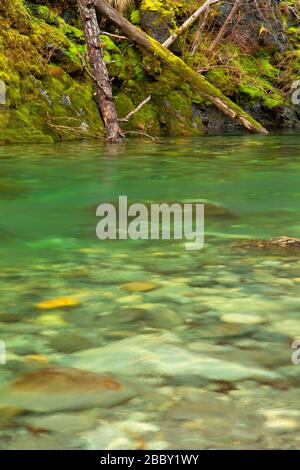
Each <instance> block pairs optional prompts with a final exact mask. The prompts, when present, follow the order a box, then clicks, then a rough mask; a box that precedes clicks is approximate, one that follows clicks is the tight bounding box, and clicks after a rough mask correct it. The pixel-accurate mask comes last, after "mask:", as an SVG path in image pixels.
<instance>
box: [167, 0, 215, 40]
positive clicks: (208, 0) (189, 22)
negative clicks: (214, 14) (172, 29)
mask: <svg viewBox="0 0 300 470" xmlns="http://www.w3.org/2000/svg"><path fill="white" fill-rule="evenodd" d="M219 1H220V0H206V2H204V4H203V5H201V7H200V8H198V10H197V11H195V13H193V14H192V16H190V17H189V18H188V19H187V20H186V21H185V22H184V23H183V24H182V25H181V26H180V27H179V28H178V29H177V31H176V33H174V34H172V36H170V37H169V38H168V39H167V40H166V41H165V42H164V43H163V46H165V47H170V46H171V45H172V44H174V42H175V41H176V39H177V38H178V37H179V36H180V34H182V33H184V32H185V31H186V30H187V29H188V28H189V27H190V26H191V25H192V24H193V23H194V22H195V21H196V20H197V19H198V18H199V16H201V15H202V13H205V12H206V11H207V10H208V9H209V7H210V6H211V5H213V4H214V3H218V2H219Z"/></svg>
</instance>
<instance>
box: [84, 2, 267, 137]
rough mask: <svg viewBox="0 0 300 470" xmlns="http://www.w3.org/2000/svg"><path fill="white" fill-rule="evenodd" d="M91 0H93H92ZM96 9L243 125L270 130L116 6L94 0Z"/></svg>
mask: <svg viewBox="0 0 300 470" xmlns="http://www.w3.org/2000/svg"><path fill="white" fill-rule="evenodd" d="M91 1H92V0H91ZM93 3H94V6H95V8H96V9H97V11H98V12H99V13H100V14H102V15H103V16H105V17H106V18H108V19H109V20H110V21H112V22H113V23H115V24H116V25H117V26H118V27H119V28H120V29H121V30H122V31H123V33H124V34H125V35H126V36H127V37H128V38H129V39H131V40H132V41H134V42H135V43H136V44H137V45H138V46H140V47H141V48H142V49H144V50H146V51H147V52H149V53H150V54H151V55H154V56H155V57H156V58H157V59H158V60H159V61H160V62H162V63H163V64H165V65H166V66H167V67H169V69H170V70H172V71H173V73H175V74H176V75H177V76H178V77H180V78H182V80H183V81H184V82H186V83H188V84H189V85H190V86H191V87H192V88H193V89H194V90H195V91H196V92H199V93H200V94H201V95H202V96H203V97H204V98H206V99H207V100H208V101H210V102H211V103H213V104H214V105H215V106H216V107H217V108H218V109H220V110H221V111H222V112H223V113H225V114H226V115H227V116H229V117H230V118H232V119H235V120H237V121H238V122H239V123H240V124H241V125H242V126H243V127H245V128H246V129H248V130H249V131H250V132H254V133H257V134H268V131H267V130H266V129H265V128H264V127H263V126H262V125H261V124H260V123H259V122H257V121H256V120H255V119H253V118H252V117H251V116H249V114H248V113H246V112H245V111H244V110H243V109H241V108H240V107H239V106H238V105H236V104H235V103H233V102H232V101H231V100H230V99H229V98H227V97H226V96H225V95H223V93H222V92H221V91H220V90H218V89H217V88H216V87H214V86H213V85H212V84H211V83H209V82H208V81H207V80H205V78H204V77H202V75H199V74H198V73H196V72H195V71H194V70H192V69H191V68H190V67H188V66H187V65H186V64H185V63H184V62H183V60H181V59H180V58H179V57H177V56H175V55H174V54H172V52H170V51H169V50H168V49H166V48H165V47H164V46H163V45H162V44H160V43H159V42H158V41H156V40H155V39H153V38H151V37H150V36H148V35H147V34H146V33H145V32H144V31H141V30H140V29H138V28H136V27H135V26H134V25H133V24H131V23H130V22H129V21H128V20H126V19H125V18H124V17H123V16H121V15H120V14H119V13H118V12H117V11H116V10H114V9H113V8H112V7H111V6H110V5H108V4H107V3H106V1H105V0H94V1H93Z"/></svg>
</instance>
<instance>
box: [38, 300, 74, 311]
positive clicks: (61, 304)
mask: <svg viewBox="0 0 300 470" xmlns="http://www.w3.org/2000/svg"><path fill="white" fill-rule="evenodd" d="M78 305H80V303H79V302H78V300H76V299H73V298H71V297H59V298H57V299H52V300H45V301H43V302H40V303H39V304H37V308H38V309H39V310H55V309H57V308H72V307H77V306H78Z"/></svg>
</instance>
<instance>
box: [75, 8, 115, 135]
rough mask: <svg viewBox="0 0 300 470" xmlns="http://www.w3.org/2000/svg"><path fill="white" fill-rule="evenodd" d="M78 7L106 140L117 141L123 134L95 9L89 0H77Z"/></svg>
mask: <svg viewBox="0 0 300 470" xmlns="http://www.w3.org/2000/svg"><path fill="white" fill-rule="evenodd" d="M78 7H79V13H80V18H81V23H82V27H83V29H84V35H85V40H86V45H87V51H88V56H89V62H90V66H91V69H92V74H91V75H92V77H93V79H94V82H95V86H96V94H97V98H98V103H99V108H100V113H101V116H102V119H103V122H104V126H105V131H106V140H107V141H108V142H110V143H119V142H121V141H122V140H123V137H124V136H123V133H122V131H121V129H120V127H119V120H118V116H117V112H116V108H115V103H114V99H113V94H112V88H111V81H110V79H109V75H108V71H107V67H106V64H105V62H104V56H103V45H102V42H101V39H100V30H99V25H98V19H97V15H96V10H95V8H94V5H93V2H92V1H90V0H78Z"/></svg>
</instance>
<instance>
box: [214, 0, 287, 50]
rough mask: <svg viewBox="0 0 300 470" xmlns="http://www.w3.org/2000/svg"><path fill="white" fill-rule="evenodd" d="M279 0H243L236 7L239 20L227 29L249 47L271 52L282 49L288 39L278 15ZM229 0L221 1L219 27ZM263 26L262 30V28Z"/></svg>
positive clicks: (226, 11) (226, 14)
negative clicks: (238, 6) (226, 0)
mask: <svg viewBox="0 0 300 470" xmlns="http://www.w3.org/2000/svg"><path fill="white" fill-rule="evenodd" d="M280 3H281V2H280V1H279V0H243V1H241V5H240V8H239V15H238V20H237V21H235V22H234V23H233V24H232V25H231V27H229V28H228V33H229V34H230V33H231V34H232V36H233V37H232V39H235V40H236V42H237V43H238V44H241V42H242V43H243V44H244V45H245V46H246V47H248V48H250V49H253V50H255V49H257V48H258V47H264V48H265V49H268V50H271V51H278V52H284V51H286V49H287V48H288V45H289V42H288V39H287V36H286V33H285V30H284V25H283V22H282V18H281V12H280ZM231 8H232V3H231V2H224V3H223V4H222V6H221V8H220V10H221V14H220V16H219V17H218V18H217V23H218V25H219V26H222V24H223V23H224V22H225V20H226V18H227V16H228V14H229V13H230V10H231ZM262 27H263V29H262Z"/></svg>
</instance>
